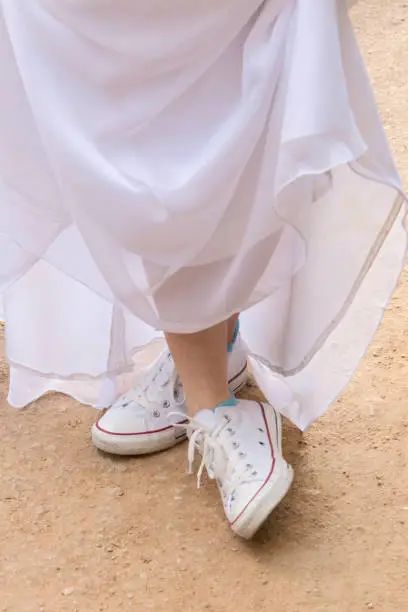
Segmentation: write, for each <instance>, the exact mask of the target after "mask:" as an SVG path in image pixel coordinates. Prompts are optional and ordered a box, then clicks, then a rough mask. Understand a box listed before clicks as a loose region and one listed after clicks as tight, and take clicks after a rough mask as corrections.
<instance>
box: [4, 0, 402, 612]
mask: <svg viewBox="0 0 408 612" xmlns="http://www.w3.org/2000/svg"><path fill="white" fill-rule="evenodd" d="M354 19H355V23H356V27H357V30H358V35H359V38H360V40H361V44H362V47H363V50H364V53H365V56H366V58H367V61H368V66H369V70H370V73H371V76H372V79H373V82H374V86H375V89H376V93H377V97H378V101H379V105H380V109H381V113H382V116H383V119H384V122H385V126H386V129H387V131H388V134H389V136H390V139H391V143H392V147H393V149H394V152H395V154H396V157H397V160H398V164H399V167H400V169H401V172H402V175H403V177H404V180H405V181H407V179H408V73H407V66H408V4H407V3H406V2H405V1H404V0H361V1H360V3H359V5H358V6H357V8H356V10H355V11H354ZM407 306H408V278H407V275H405V277H404V278H403V279H402V282H401V284H400V287H399V289H398V291H397V293H396V295H395V297H394V299H393V302H392V304H391V307H390V309H389V310H388V312H387V314H386V316H385V320H384V324H383V327H382V329H381V331H380V333H379V334H378V336H377V338H376V341H375V343H374V346H373V347H372V349H371V350H370V352H369V354H368V356H367V358H366V360H365V362H364V363H363V365H362V368H361V370H360V372H359V373H358V375H357V377H356V379H355V381H354V382H353V384H352V385H351V386H350V388H349V389H348V391H347V392H346V394H345V395H344V396H343V397H342V399H341V400H340V401H338V402H337V405H336V406H334V407H333V408H332V409H331V410H330V412H329V413H328V414H327V415H326V416H325V417H324V418H323V419H321V420H320V421H319V423H318V424H316V425H315V426H314V427H313V428H312V429H311V430H310V431H309V432H308V433H307V434H305V435H304V436H302V435H301V434H300V433H299V432H297V430H295V429H294V428H293V427H290V426H287V428H286V434H285V437H286V454H287V457H288V459H289V460H290V461H291V463H292V464H293V465H294V467H295V470H296V479H295V482H294V486H293V489H292V491H291V492H290V494H289V495H288V497H287V499H286V500H285V501H284V503H283V504H282V505H281V506H280V508H279V509H278V510H277V511H276V512H275V514H274V515H273V516H272V517H271V518H270V520H269V521H268V523H267V524H266V526H265V527H264V528H263V529H262V530H261V532H260V533H259V534H258V536H257V537H256V539H255V541H253V542H252V543H244V542H241V541H239V540H238V539H237V538H235V537H234V536H233V535H232V534H231V533H230V532H229V530H228V527H227V525H226V523H225V521H224V519H223V511H222V508H221V504H220V502H219V499H218V494H217V491H216V489H215V488H214V487H213V486H212V485H207V486H206V487H205V488H203V489H202V490H200V491H197V490H196V489H195V486H194V484H195V481H194V478H191V477H189V476H187V474H186V469H185V462H186V456H185V455H186V449H185V447H183V446H182V447H179V448H177V449H175V450H174V451H172V452H169V453H166V454H161V455H158V456H153V457H148V458H144V459H126V460H119V459H113V458H109V457H106V456H102V455H101V454H99V453H98V452H97V451H96V450H95V449H94V448H93V447H92V445H91V443H90V439H89V429H90V426H91V424H92V421H93V419H94V418H95V412H94V411H93V410H92V409H90V408H84V407H79V406H78V405H77V404H75V402H74V401H72V400H70V399H67V398H65V397H62V396H47V397H45V398H43V399H42V400H41V401H39V402H37V403H36V404H35V405H34V406H32V407H30V408H29V409H28V410H26V411H24V412H17V411H15V410H12V409H11V408H9V407H8V406H7V404H6V392H7V376H8V374H7V367H6V364H5V362H4V361H3V362H2V363H1V365H0V401H1V408H0V436H1V442H2V444H1V447H0V464H1V473H0V611H3V612H6V611H8V612H31V611H32V612H41V611H46V612H60V611H61V612H65V611H66V612H74V611H80V612H99V611H111V612H117V611H119V610H138V611H139V610H140V611H141V612H142V611H144V610H149V609H153V610H156V611H157V612H161V611H163V612H164V611H165V612H172V611H173V610H177V609H179V608H181V609H184V610H185V611H186V612H190V611H191V612H193V611H194V612H230V611H231V612H232V611H234V612H241V611H244V610H245V611H256V612H258V611H259V612H262V611H264V610H265V611H266V610H268V611H270V612H272V611H274V612H275V611H276V612H323V611H324V612H335V611H336V612H358V611H364V610H375V611H376V612H380V611H381V612H394V611H395V612H397V611H398V612H403V611H404V610H408V471H407V466H408V443H407V442H408V411H407V391H408V389H407V387H408V308H407Z"/></svg>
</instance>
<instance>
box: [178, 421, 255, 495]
mask: <svg viewBox="0 0 408 612" xmlns="http://www.w3.org/2000/svg"><path fill="white" fill-rule="evenodd" d="M172 415H174V416H183V417H184V419H187V421H188V423H180V424H177V425H175V426H176V427H183V428H186V429H188V428H193V429H194V431H193V432H192V433H191V435H190V439H189V443H188V451H187V457H188V473H189V474H192V473H193V466H194V460H195V454H196V451H197V450H198V451H199V452H200V453H201V455H202V456H201V462H200V466H199V468H198V471H197V488H198V489H199V488H200V486H201V479H202V475H203V471H204V468H205V469H206V471H207V474H208V477H209V478H211V479H212V480H214V479H217V480H219V479H220V477H221V479H222V480H231V477H232V476H234V481H235V483H236V484H240V483H241V482H244V481H246V480H247V477H248V473H249V472H250V471H251V470H252V469H253V466H252V465H250V464H245V465H244V464H242V468H241V470H240V471H239V472H238V471H237V468H238V466H239V464H241V462H242V457H240V456H239V454H238V453H237V451H236V449H234V448H233V446H232V444H228V440H229V438H230V435H229V434H228V433H226V431H225V430H226V428H227V426H228V424H229V421H228V420H226V419H225V418H223V419H222V420H221V422H220V423H219V424H218V425H217V426H216V427H215V428H214V429H213V430H207V429H206V428H205V427H203V426H197V424H196V423H195V421H194V418H192V417H188V416H187V417H186V415H184V414H182V413H179V412H171V413H170V414H169V417H170V416H172ZM227 446H231V448H230V449H229V450H230V452H228V450H227ZM220 456H221V457H223V463H224V464H225V465H226V469H225V470H224V471H223V473H222V474H218V473H217V470H216V461H217V459H218V461H220Z"/></svg>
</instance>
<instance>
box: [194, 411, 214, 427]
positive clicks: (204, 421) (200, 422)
mask: <svg viewBox="0 0 408 612" xmlns="http://www.w3.org/2000/svg"><path fill="white" fill-rule="evenodd" d="M194 424H195V425H196V426H198V427H200V428H201V427H202V428H203V429H206V430H207V431H212V430H213V429H214V427H215V426H216V424H217V417H216V415H215V413H214V412H213V411H212V410H200V412H197V414H196V415H195V417H194Z"/></svg>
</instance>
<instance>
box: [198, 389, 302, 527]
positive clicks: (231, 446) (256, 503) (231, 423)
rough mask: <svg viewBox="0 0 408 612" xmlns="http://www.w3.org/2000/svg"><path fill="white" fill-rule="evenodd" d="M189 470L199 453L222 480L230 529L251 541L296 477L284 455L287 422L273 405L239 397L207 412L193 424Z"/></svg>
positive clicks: (211, 472) (220, 485)
mask: <svg viewBox="0 0 408 612" xmlns="http://www.w3.org/2000/svg"><path fill="white" fill-rule="evenodd" d="M188 433H189V438H190V443H189V453H188V454H189V466H190V471H191V470H192V465H193V461H194V455H195V452H196V451H198V452H199V453H200V454H201V455H202V461H201V465H200V468H199V470H198V476H197V479H198V486H199V485H200V480H201V475H202V471H203V468H204V467H205V468H206V471H207V473H208V475H209V477H210V478H214V479H216V481H217V484H218V488H219V491H220V494H221V499H222V502H223V505H224V510H225V514H226V516H227V519H228V522H229V525H230V527H231V529H232V530H233V531H234V532H235V533H236V534H237V535H239V536H241V537H242V538H246V539H249V538H251V537H252V536H253V535H254V534H255V532H256V531H257V530H258V529H259V527H260V526H261V525H262V523H263V522H264V521H265V520H266V519H267V518H268V516H269V515H270V514H271V512H272V511H273V510H274V508H276V506H277V505H278V504H279V503H280V502H281V501H282V499H283V498H284V497H285V495H286V493H287V492H288V490H289V488H290V485H291V483H292V480H293V470H292V467H291V466H290V465H289V464H288V463H287V462H286V461H285V459H284V458H283V456H282V420H281V416H280V414H279V413H278V412H277V411H276V410H275V409H274V408H273V407H272V406H270V405H269V404H265V403H261V402H255V401H248V400H239V401H238V403H237V405H236V406H233V407H218V408H216V409H214V410H202V411H201V412H199V413H198V414H197V415H196V416H195V417H194V418H193V419H192V420H191V422H190V424H189V425H188Z"/></svg>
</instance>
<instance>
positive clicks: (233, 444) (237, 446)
mask: <svg viewBox="0 0 408 612" xmlns="http://www.w3.org/2000/svg"><path fill="white" fill-rule="evenodd" d="M240 446H241V445H240V443H239V442H237V441H234V442H233V443H232V448H233V449H234V450H237V448H239V447H240Z"/></svg>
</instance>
